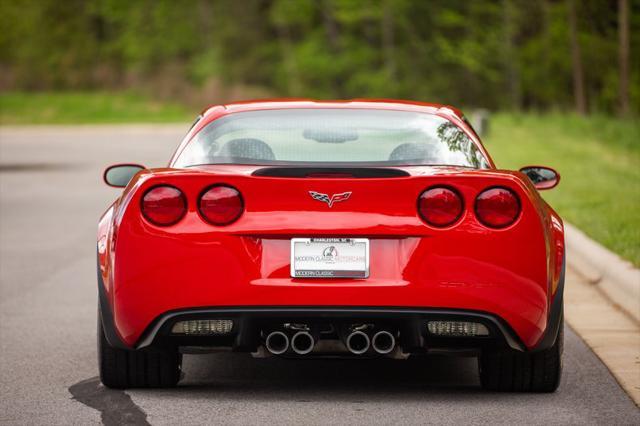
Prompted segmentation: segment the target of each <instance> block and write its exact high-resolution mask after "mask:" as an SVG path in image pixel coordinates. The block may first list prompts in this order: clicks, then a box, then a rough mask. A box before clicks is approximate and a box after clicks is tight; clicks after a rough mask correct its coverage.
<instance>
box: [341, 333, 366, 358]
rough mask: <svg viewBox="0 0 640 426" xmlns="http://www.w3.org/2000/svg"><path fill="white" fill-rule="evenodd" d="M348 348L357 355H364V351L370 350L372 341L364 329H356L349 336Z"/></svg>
mask: <svg viewBox="0 0 640 426" xmlns="http://www.w3.org/2000/svg"><path fill="white" fill-rule="evenodd" d="M346 344H347V349H349V352H351V353H352V354H356V355H362V354H363V353H365V352H367V351H368V350H369V346H371V341H370V339H369V336H367V333H364V332H362V331H354V332H352V333H351V334H349V336H347V342H346Z"/></svg>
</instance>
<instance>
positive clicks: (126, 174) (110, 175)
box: [102, 164, 145, 188]
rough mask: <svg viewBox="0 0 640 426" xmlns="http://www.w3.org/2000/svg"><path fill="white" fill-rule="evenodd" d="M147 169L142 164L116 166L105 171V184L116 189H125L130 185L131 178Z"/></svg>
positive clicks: (103, 176)
mask: <svg viewBox="0 0 640 426" xmlns="http://www.w3.org/2000/svg"><path fill="white" fill-rule="evenodd" d="M144 169H145V167H144V166H141V165H140V164H114V165H113V166H109V167H107V168H106V169H105V171H104V174H103V175H102V178H103V179H104V183H106V184H107V185H109V186H113V187H115V188H124V187H125V186H127V185H128V184H129V181H131V178H133V177H134V176H135V175H136V173H138V172H139V171H140V170H144Z"/></svg>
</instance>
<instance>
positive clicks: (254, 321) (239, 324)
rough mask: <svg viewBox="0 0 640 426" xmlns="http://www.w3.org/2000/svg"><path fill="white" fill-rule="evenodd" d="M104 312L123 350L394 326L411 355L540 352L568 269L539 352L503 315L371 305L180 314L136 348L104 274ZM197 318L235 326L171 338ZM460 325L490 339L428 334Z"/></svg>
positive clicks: (559, 308) (559, 306) (159, 323)
mask: <svg viewBox="0 0 640 426" xmlns="http://www.w3.org/2000/svg"><path fill="white" fill-rule="evenodd" d="M98 288H99V290H98V293H99V308H100V315H101V319H102V324H103V327H104V332H105V336H106V338H107V340H108V341H109V343H110V344H111V345H112V346H115V347H119V348H123V349H142V348H145V347H154V346H167V345H169V346H211V347H216V346H221V347H231V348H232V349H233V350H235V351H244V352H252V351H255V350H256V349H257V348H258V347H259V346H260V345H261V344H262V339H261V336H260V332H261V331H262V330H263V329H264V328H265V324H269V323H273V322H295V321H299V322H317V321H329V322H338V323H339V322H362V321H371V322H375V323H382V324H390V325H392V326H393V327H394V328H396V329H397V330H399V331H400V341H399V344H400V346H401V347H402V349H403V350H404V351H405V352H407V353H416V352H425V351H428V350H431V349H454V350H455V349H482V348H486V347H493V348H496V347H498V348H505V349H507V348H509V349H512V350H517V351H539V350H543V349H546V348H548V347H550V346H551V345H553V343H554V342H555V340H556V337H557V335H558V330H559V328H560V326H561V323H562V318H563V315H562V313H563V293H564V264H563V269H562V274H561V277H560V280H559V283H558V287H557V291H556V294H555V295H554V298H553V301H552V303H551V307H550V309H549V316H548V319H547V321H546V325H547V326H546V328H545V330H544V332H543V334H542V336H541V337H540V339H539V340H538V343H537V344H536V345H535V346H534V347H527V345H525V344H524V343H523V340H522V339H521V338H520V337H519V335H518V333H516V331H515V330H514V328H513V327H512V326H511V325H510V324H509V323H508V322H507V321H506V320H504V319H503V318H501V317H500V316H499V315H496V314H493V313H488V312H483V311H476V310H468V309H446V308H407V307H387V306H383V307H368V306H358V307H354V306H346V307H344V306H343V307H332V306H260V307H256V306H249V307H246V306H238V307H209V308H190V309H178V310H171V311H167V312H164V313H162V314H160V315H158V316H157V317H156V318H155V319H154V320H153V321H152V322H151V323H150V324H149V325H148V326H147V327H146V329H145V330H144V331H143V332H142V333H141V335H140V338H139V339H138V340H137V341H136V342H135V343H134V344H132V345H130V344H127V343H125V342H124V341H123V339H122V338H121V337H120V333H119V332H118V330H117V328H116V325H115V322H114V318H113V312H112V310H111V306H110V304H109V302H108V299H107V295H106V292H105V288H104V284H103V282H102V276H101V274H100V272H98ZM191 319H231V320H233V323H234V326H233V329H232V330H231V332H230V333H229V334H228V335H224V336H216V337H212V336H207V337H186V336H178V335H174V334H172V333H171V329H172V327H173V325H174V324H175V323H176V322H178V321H185V320H191ZM433 320H458V321H472V322H478V323H481V324H484V325H485V326H486V327H487V328H488V330H489V332H490V333H489V336H483V337H472V338H471V337H464V338H463V337H439V336H433V335H430V334H429V332H428V331H427V323H428V321H433Z"/></svg>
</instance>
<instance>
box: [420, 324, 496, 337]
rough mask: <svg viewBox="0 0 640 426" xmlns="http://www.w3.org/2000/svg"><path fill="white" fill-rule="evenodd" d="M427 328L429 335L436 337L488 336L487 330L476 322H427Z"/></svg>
mask: <svg viewBox="0 0 640 426" xmlns="http://www.w3.org/2000/svg"><path fill="white" fill-rule="evenodd" d="M427 328H428V329H429V333H431V334H434V335H436V336H455V337H473V336H488V335H489V329H487V327H486V326H485V325H484V324H480V323H478V322H468V321H429V323H428V324H427Z"/></svg>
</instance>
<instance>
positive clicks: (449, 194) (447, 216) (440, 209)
mask: <svg viewBox="0 0 640 426" xmlns="http://www.w3.org/2000/svg"><path fill="white" fill-rule="evenodd" d="M462 207H463V204H462V198H461V197H460V195H459V194H458V193H457V192H456V191H454V190H453V189H449V188H444V187H435V188H430V189H427V190H426V191H424V192H423V193H422V194H421V195H420V198H418V212H419V213H420V216H422V218H423V219H424V220H425V222H427V223H428V224H429V225H433V226H437V227H444V226H449V225H452V224H453V223H455V222H456V221H457V220H458V219H459V218H460V216H461V215H462Z"/></svg>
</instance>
